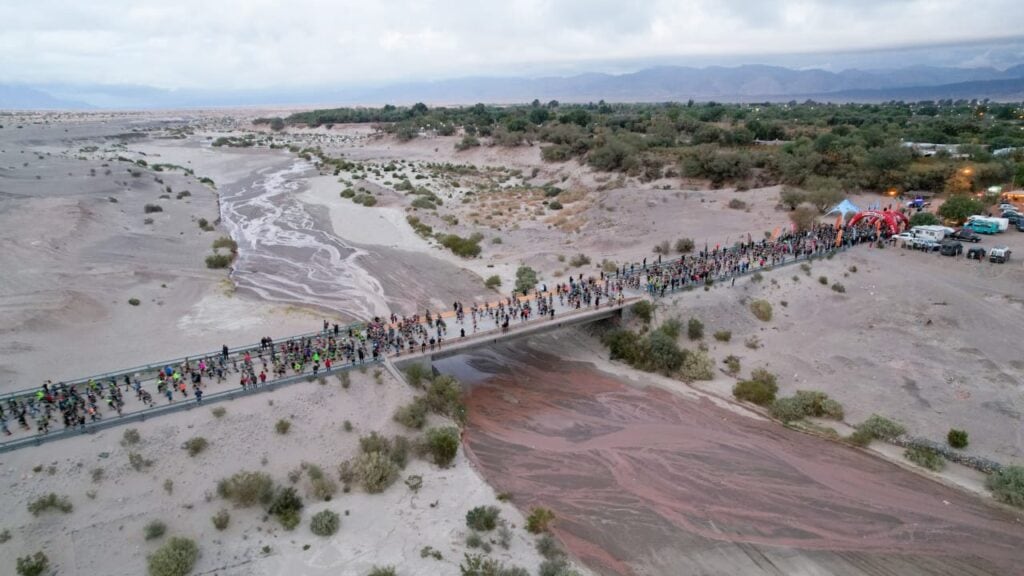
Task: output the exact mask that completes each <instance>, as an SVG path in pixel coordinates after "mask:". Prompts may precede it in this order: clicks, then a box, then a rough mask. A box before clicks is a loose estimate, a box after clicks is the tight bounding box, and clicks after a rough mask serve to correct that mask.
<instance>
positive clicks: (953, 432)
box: [946, 428, 968, 449]
mask: <svg viewBox="0 0 1024 576" xmlns="http://www.w3.org/2000/svg"><path fill="white" fill-rule="evenodd" d="M946 442H948V443H949V445H950V446H952V447H953V448H957V449H962V448H967V444H968V440H967V431H966V430H958V429H956V428H950V430H949V434H946Z"/></svg>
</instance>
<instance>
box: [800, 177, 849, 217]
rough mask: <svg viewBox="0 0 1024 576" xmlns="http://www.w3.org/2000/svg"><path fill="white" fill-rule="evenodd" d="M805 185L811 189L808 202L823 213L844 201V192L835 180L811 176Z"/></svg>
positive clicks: (808, 193)
mask: <svg viewBox="0 0 1024 576" xmlns="http://www.w3.org/2000/svg"><path fill="white" fill-rule="evenodd" d="M805 184H806V186H807V187H808V188H809V190H808V192H807V202H809V203H811V204H813V205H814V207H815V208H817V209H818V211H819V212H821V213H824V212H825V211H826V210H828V209H829V208H831V207H833V206H835V205H836V204H838V203H839V202H840V201H841V200H842V199H843V191H842V190H841V187H840V184H839V181H838V180H836V179H835V178H822V177H820V176H809V177H808V178H807V180H806V182H805Z"/></svg>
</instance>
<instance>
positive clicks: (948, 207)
mask: <svg viewBox="0 0 1024 576" xmlns="http://www.w3.org/2000/svg"><path fill="white" fill-rule="evenodd" d="M984 211H985V205H984V204H982V203H981V201H979V200H976V199H974V198H971V197H970V196H953V197H951V198H949V199H948V200H946V201H945V202H943V203H942V206H939V216H942V217H943V218H945V219H947V220H953V221H954V222H957V223H960V222H963V221H964V220H967V217H968V216H973V215H975V214H981V213H982V212H984Z"/></svg>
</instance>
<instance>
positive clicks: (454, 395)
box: [426, 375, 466, 423]
mask: <svg viewBox="0 0 1024 576" xmlns="http://www.w3.org/2000/svg"><path fill="white" fill-rule="evenodd" d="M426 404H427V407H428V408H429V409H430V410H431V411H432V412H434V413H435V414H441V415H444V416H448V417H450V418H451V419H453V420H455V421H456V422H459V423H463V422H465V418H466V407H465V406H464V405H463V403H462V387H461V386H460V385H459V382H458V381H457V380H455V379H454V378H452V377H451V376H448V375H441V376H438V377H436V378H434V379H433V380H432V381H431V382H430V385H429V386H427V395H426Z"/></svg>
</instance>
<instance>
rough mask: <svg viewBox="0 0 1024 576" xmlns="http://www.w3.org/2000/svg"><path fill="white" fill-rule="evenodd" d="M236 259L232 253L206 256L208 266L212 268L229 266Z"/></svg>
mask: <svg viewBox="0 0 1024 576" xmlns="http://www.w3.org/2000/svg"><path fill="white" fill-rule="evenodd" d="M232 261H234V257H233V256H232V255H231V254H211V255H209V256H207V257H206V267H207V268H211V269H217V268H227V267H228V266H230V265H231V262H232Z"/></svg>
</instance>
